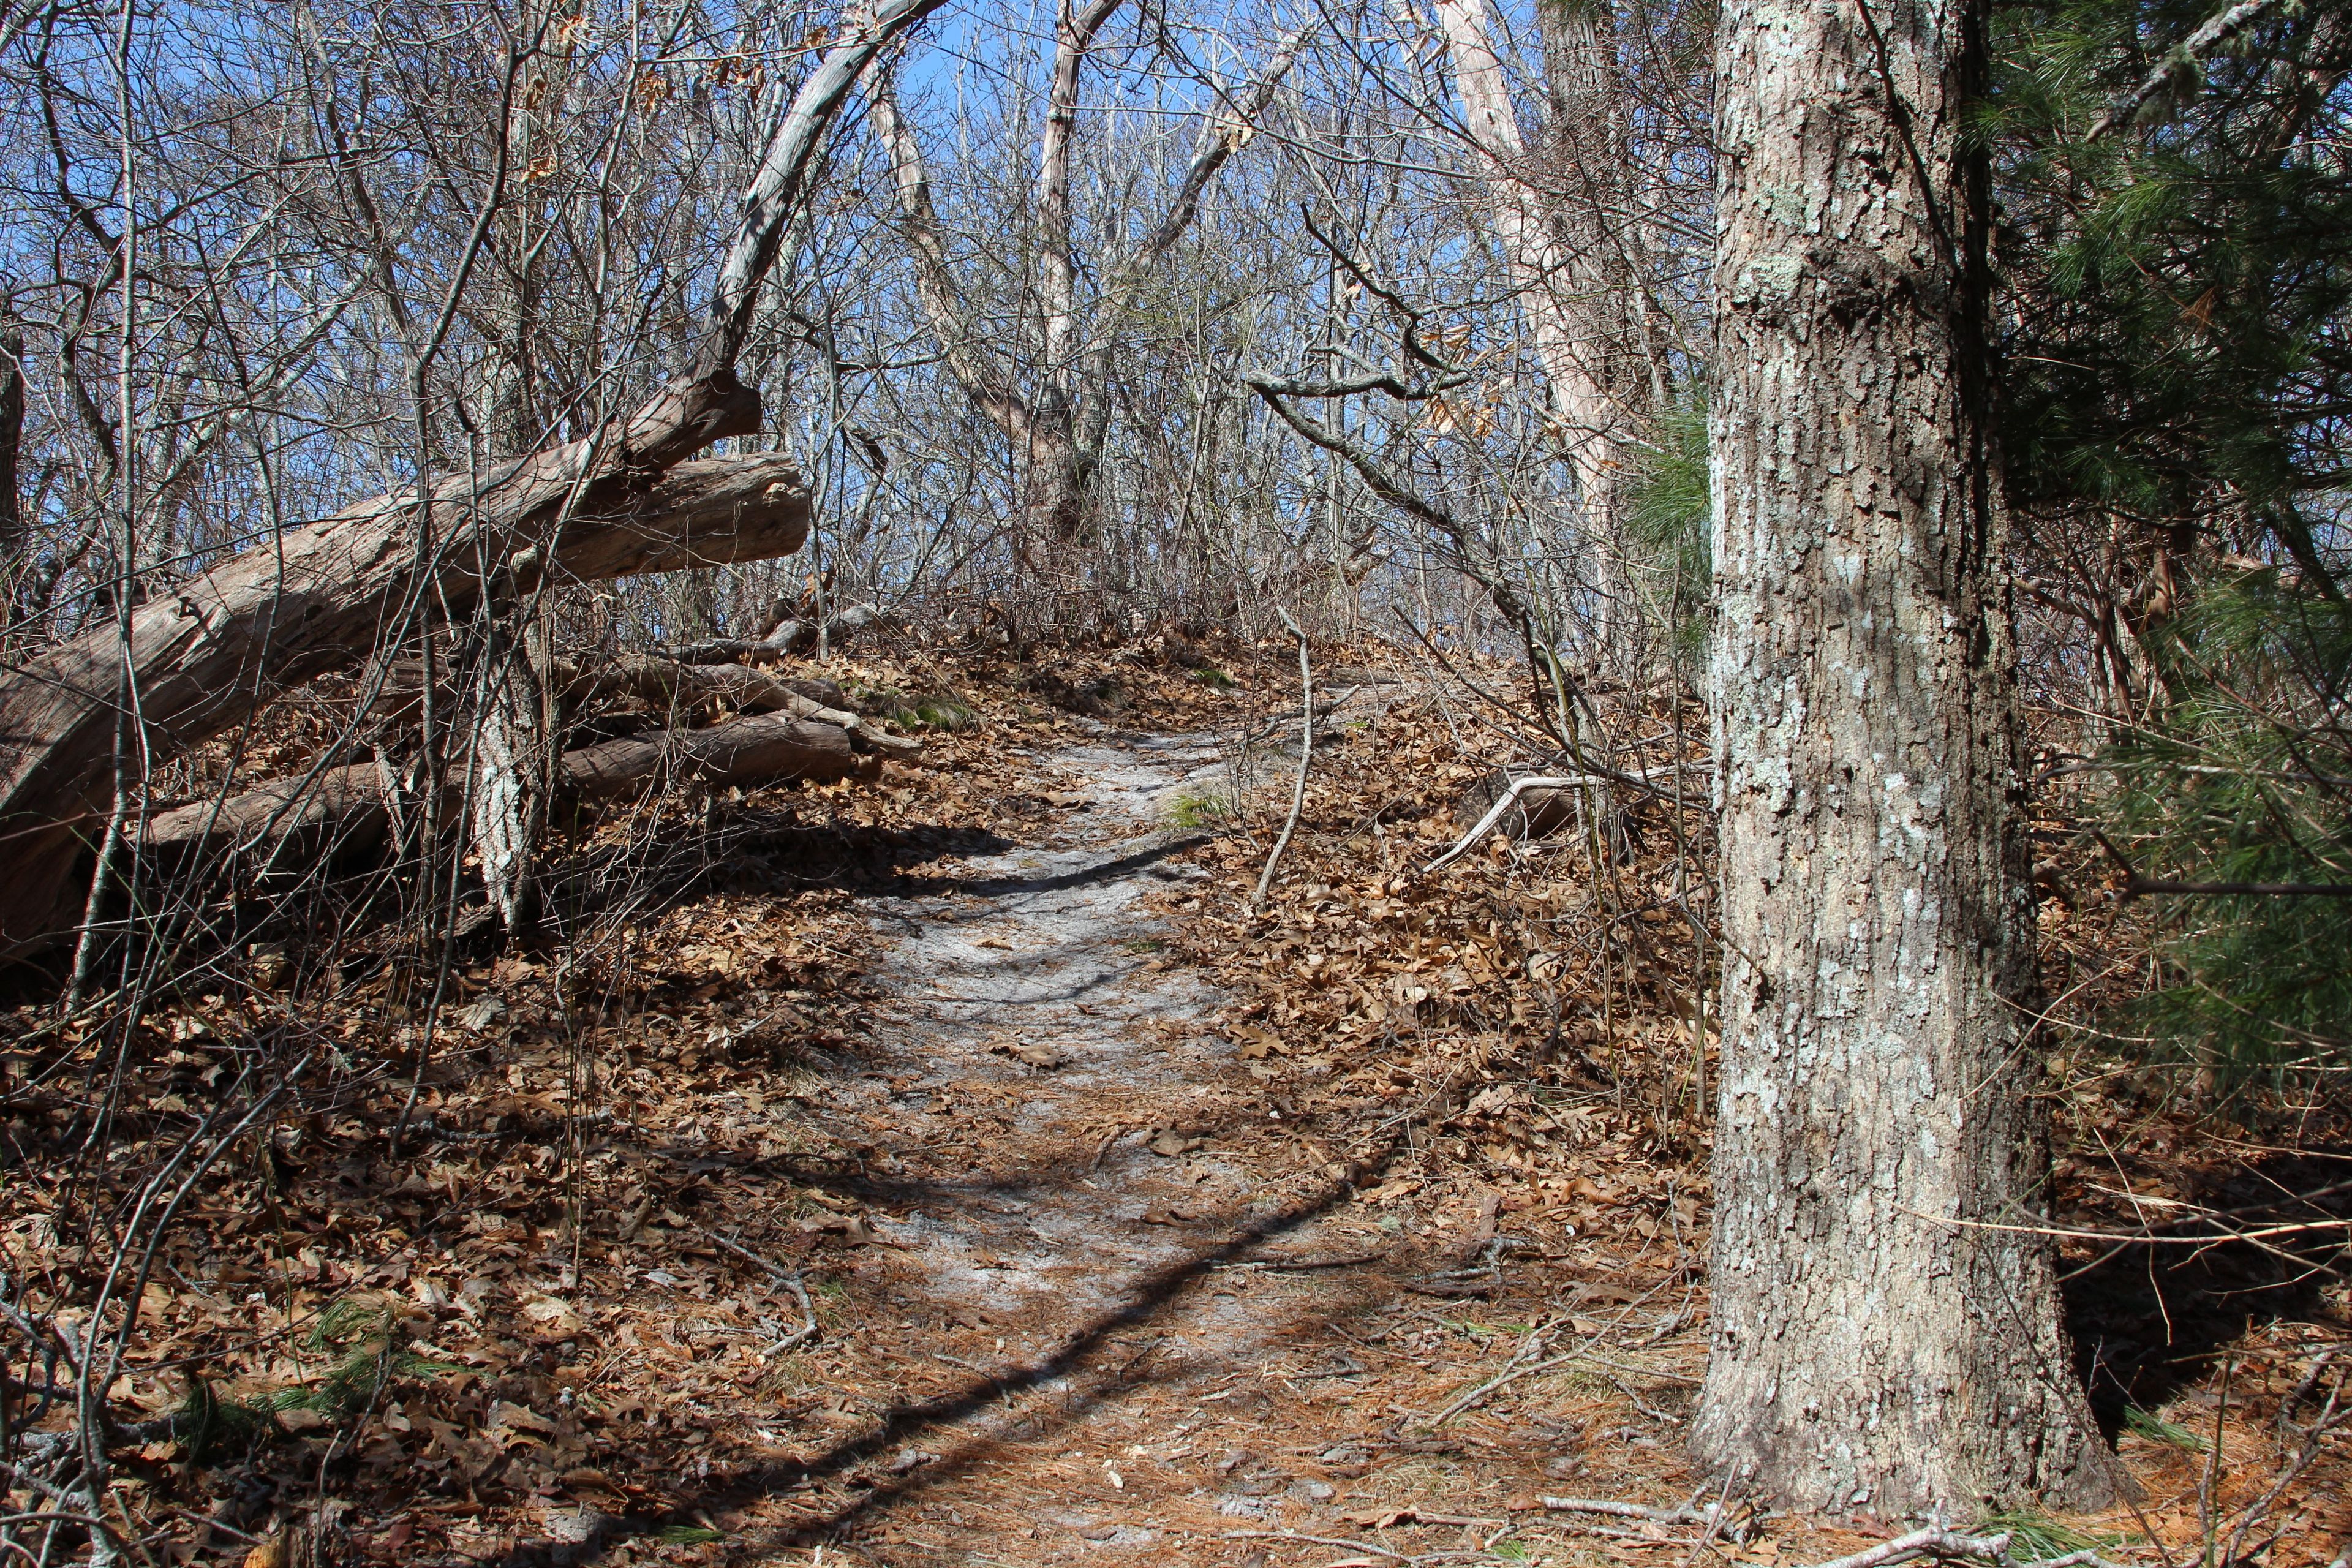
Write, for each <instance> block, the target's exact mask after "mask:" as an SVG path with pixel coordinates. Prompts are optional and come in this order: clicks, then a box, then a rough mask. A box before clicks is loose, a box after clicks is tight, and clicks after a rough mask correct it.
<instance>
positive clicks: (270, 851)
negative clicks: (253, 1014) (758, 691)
mask: <svg viewBox="0 0 2352 1568" xmlns="http://www.w3.org/2000/svg"><path fill="white" fill-rule="evenodd" d="M881 762H882V759H881V758H880V757H879V756H875V755H867V754H861V753H860V752H858V751H857V750H856V744H855V742H853V741H852V739H851V737H850V733H849V731H845V730H843V729H841V728H840V727H839V726H837V725H833V724H823V723H818V722H815V721H812V720H807V719H803V718H800V717H798V716H796V715H793V714H789V713H774V714H761V715H758V716H755V717H751V718H745V719H738V720H734V721H731V722H729V723H725V724H714V725H712V726H711V727H710V728H709V729H707V730H681V731H656V732H654V733H652V734H648V735H631V736H625V737H624V738H622V739H620V740H616V741H604V742H599V743H597V744H595V745H593V746H583V747H580V748H578V749H577V750H574V751H570V752H564V753H563V755H562V758H561V759H560V760H559V763H558V766H557V778H558V785H559V788H560V789H561V790H562V792H563V793H565V794H566V795H570V796H572V798H575V799H583V800H595V801H611V800H622V799H627V798H630V797H633V796H635V795H647V794H651V793H653V792H654V791H656V790H658V789H660V788H662V787H664V786H665V785H667V784H673V783H678V782H683V781H687V780H698V781H700V782H702V783H705V784H711V785H714V786H718V787H721V788H723V787H725V786H727V785H729V784H740V785H746V786H749V785H760V784H782V783H786V782H788V781H791V780H793V779H806V780H811V781H815V782H826V781H830V780H834V779H844V778H871V777H874V776H876V774H877V772H878V770H879V768H880V765H881ZM456 787H457V784H455V783H454V782H453V784H452V785H451V788H452V789H453V790H454V789H455V788H456ZM415 794H416V783H415V779H413V778H395V777H392V776H390V775H388V773H387V772H386V770H384V769H383V768H382V767H380V766H379V765H377V764H376V763H354V764H353V765H352V766H350V767H341V768H329V769H327V770H325V771H324V772H322V773H319V774H317V775H316V776H315V777H303V778H291V779H282V780H278V781H276V782H273V783H271V784H263V785H261V786H259V787H257V788H255V789H251V790H247V791H246V792H245V793H243V794H241V795H234V796H231V797H230V798H229V799H227V800H206V801H198V802H195V803H194V804H193V805H182V806H175V807H173V809H171V810H169V811H163V812H158V813H157V814H156V815H155V816H154V819H153V820H152V822H150V823H149V824H148V832H147V838H146V842H145V844H144V846H143V847H142V849H143V853H145V854H146V855H148V856H149V857H150V858H152V860H153V861H154V863H155V864H156V865H157V867H158V868H160V869H162V870H163V871H164V872H165V873H167V874H178V873H182V872H184V871H186V870H188V869H190V868H193V867H194V866H196V865H198V864H199V863H203V862H212V863H216V864H225V863H226V861H227V860H228V859H229V858H237V859H241V860H243V861H244V862H246V863H247V868H248V869H250V868H252V867H254V866H257V865H258V866H268V867H270V868H278V869H289V868H299V870H301V871H302V872H304V873H305V874H307V873H308V872H310V870H312V869H314V868H317V867H318V866H320V865H322V864H324V863H326V862H328V861H330V860H332V859H339V858H352V857H355V856H362V855H365V854H368V853H371V852H373V851H374V850H375V849H377V848H379V847H382V845H383V843H384V841H385V838H386V837H387V836H388V833H389V829H390V827H391V823H392V814H391V811H390V809H389V804H388V803H390V802H391V801H392V800H394V798H395V797H399V798H403V799H404V800H406V801H412V802H413V800H414V799H415Z"/></svg>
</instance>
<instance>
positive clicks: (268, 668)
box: [0, 380, 808, 955]
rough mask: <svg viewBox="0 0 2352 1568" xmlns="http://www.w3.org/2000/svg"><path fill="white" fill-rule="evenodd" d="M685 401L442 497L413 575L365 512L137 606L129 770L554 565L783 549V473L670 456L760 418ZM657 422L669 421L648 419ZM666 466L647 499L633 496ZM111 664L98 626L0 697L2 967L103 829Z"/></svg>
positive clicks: (787, 536) (403, 525) (56, 930)
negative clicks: (648, 475) (137, 730)
mask: <svg viewBox="0 0 2352 1568" xmlns="http://www.w3.org/2000/svg"><path fill="white" fill-rule="evenodd" d="M728 385H729V386H730V387H731V385H732V383H731V380H730V382H729V383H728ZM686 397H687V395H686V394H680V395H678V397H677V398H676V399H673V400H669V402H668V403H667V404H665V403H656V405H654V407H653V409H652V410H649V412H648V414H647V415H642V416H639V420H638V422H637V426H636V427H635V431H642V433H643V435H642V438H640V439H637V440H630V439H626V438H623V437H618V436H615V437H608V438H607V439H606V440H605V441H604V442H601V443H597V444H595V445H593V446H592V444H590V443H588V442H585V441H581V442H573V443H572V444H570V445H568V446H565V447H557V448H555V449H553V450H551V451H547V452H541V453H539V454H537V455H535V456H533V457H530V458H524V459H522V460H521V461H520V462H517V463H513V464H510V465H508V466H507V468H505V469H504V470H502V471H500V472H499V473H497V474H495V475H494V476H492V477H491V479H489V480H488V482H487V483H485V484H482V485H480V486H478V487H475V486H471V485H468V484H467V483H465V482H464V481H455V480H453V481H449V482H446V483H445V484H443V485H442V486H440V487H439V489H438V490H437V492H436V504H435V506H434V509H433V510H434V527H433V531H432V536H431V549H430V552H429V556H428V558H427V561H426V563H425V565H424V567H423V568H422V569H420V567H419V563H418V555H419V553H420V552H419V550H418V547H417V528H416V509H415V505H414V503H413V502H410V501H405V500H401V499H396V498H378V499H376V500H370V501H363V502H362V503H360V504H358V505H356V506H352V507H349V508H346V509H345V510H343V511H341V512H340V513H338V514H336V515H335V516H333V517H331V518H329V519H327V520H326V521H322V522H317V523H312V524H310V526H308V527H305V528H300V529H296V530H293V531H289V533H287V534H286V535H285V536H284V537H283V538H282V539H281V540H279V541H278V542H274V543H272V544H271V545H269V546H268V547H265V548H262V549H258V550H254V551H248V552H247V553H245V554H244V555H240V556H238V557H236V559H235V560H233V561H230V562H227V563H225V564H223V565H221V566H219V567H217V568H215V570H214V571H212V572H210V573H208V574H205V575H204V576H202V577H199V578H197V579H195V580H194V581H193V582H190V583H187V584H183V585H182V586H181V588H180V589H179V591H178V592H176V593H175V594H173V595H169V596H166V597H159V598H157V599H156V600H154V601H152V602H151V603H149V604H147V605H142V606H141V608H140V609H139V610H138V612H137V613H136V614H135V615H134V616H133V617H132V620H131V639H130V644H129V648H128V654H127V657H128V659H129V662H130V666H131V682H132V687H133V689H134V690H135V691H136V692H137V693H138V701H139V713H138V717H139V720H140V723H141V731H142V732H141V739H140V745H141V747H142V751H143V753H144V754H145V756H146V757H148V758H149V759H150V760H151V761H154V762H161V761H163V760H164V759H166V758H169V757H171V756H174V755H177V754H178V753H180V752H184V751H185V750H186V749H187V748H188V747H190V746H192V745H194V744H197V743H199V742H203V741H205V740H206V739H208V738H210V737H211V736H214V735H216V734H219V733H220V732H221V731H225V730H226V729H228V728H229V727H230V726H232V725H234V724H236V723H238V722H239V721H242V720H244V719H245V718H247V716H249V715H250V714H252V713H253V712H254V711H255V710H257V708H259V707H260V706H261V705H262V704H263V703H264V702H265V701H267V700H268V699H270V698H271V697H273V696H275V695H276V694H277V693H278V692H280V691H283V690H285V689H288V688H289V687H292V686H296V685H299V684H300V683H301V682H302V681H305V680H308V679H311V678H312V677H314V676H317V675H319V674H321V673H323V672H325V671H327V670H331V669H335V668H344V667H348V666H350V665H352V664H355V663H357V662H359V661H360V660H361V659H362V658H364V657H365V656H366V655H367V654H368V653H369V651H370V650H372V649H373V647H376V646H377V643H378V641H379V639H380V638H382V637H383V636H384V635H385V634H386V632H387V630H390V629H394V628H397V627H398V626H400V625H401V624H402V623H403V622H404V620H405V621H410V622H412V623H414V626H413V629H417V630H421V629H422V625H423V615H422V609H423V607H424V606H426V605H430V606H432V607H433V609H434V611H435V613H436V614H438V613H441V612H442V611H444V610H445V609H446V611H447V612H450V613H459V612H462V611H463V610H464V609H465V608H466V607H467V606H468V605H471V604H472V603H473V602H474V601H475V600H476V598H477V597H478V596H479V595H481V594H483V593H485V592H488V593H492V594H505V593H509V592H512V591H515V590H517V589H520V588H522V587H525V586H528V585H529V584H531V583H532V582H534V581H535V580H536V579H537V578H538V576H539V575H540V574H542V573H543V572H545V571H546V570H547V567H548V563H549V561H550V559H552V562H553V564H554V567H555V569H556V570H557V571H560V572H562V573H564V574H569V575H572V576H575V577H580V578H583V579H587V578H601V577H614V576H622V575H626V574H634V573H640V572H651V571H662V570H668V569H674V568H678V567H686V566H704V565H713V564H718V563H724V562H730V561H748V560H758V559H762V558H765V557H768V556H774V555H783V554H789V553H790V552H793V551H794V550H796V549H798V548H799V547H800V544H801V542H802V541H803V539H804V538H806V537H807V532H808V496H807V492H806V491H805V489H803V487H802V485H801V483H800V477H799V474H798V472H797V471H796V470H795V469H794V468H793V466H792V464H791V463H790V462H789V461H788V460H787V459H785V458H782V457H780V456H775V455H772V454H771V455H764V456H757V457H748V458H713V459H709V460H705V461H701V462H693V463H677V456H678V455H679V451H678V449H679V448H680V447H684V449H685V450H688V451H691V450H692V449H693V448H694V447H700V446H703V445H706V444H708V443H709V442H710V441H711V440H714V439H716V438H718V437H720V436H729V435H741V434H746V433H748V429H749V428H750V426H751V425H752V423H753V422H754V421H756V418H757V411H758V405H757V402H756V400H755V399H753V398H751V396H750V395H749V394H745V393H742V392H741V391H740V389H735V391H734V394H733V395H709V396H705V397H702V398H699V399H696V400H695V401H693V402H687V401H685V398H686ZM665 407H667V408H668V410H669V413H670V415H671V416H670V417H667V418H663V419H659V420H656V418H655V417H653V416H654V415H656V414H659V413H661V412H662V411H663V410H664V409H665ZM635 431H633V432H632V433H633V434H635ZM633 453H634V454H635V455H636V456H635V460H634V461H632V460H628V455H629V454H633ZM673 463H677V466H676V467H675V468H670V465H671V464H673ZM646 468H656V469H658V468H670V472H669V473H668V474H667V477H666V478H663V479H660V480H658V481H657V482H656V483H653V484H651V485H650V486H648V485H647V484H646V482H645V480H644V479H643V478H642V476H643V474H644V473H645V471H646ZM567 512H569V513H570V514H571V515H570V516H569V519H568V521H566V513H567ZM485 561H487V562H488V563H491V566H490V571H489V572H488V574H487V575H486V574H484V573H483V571H482V569H481V566H482V563H484V562H485ZM125 657H126V655H125V650H124V647H123V645H122V643H121V640H120V638H119V637H118V634H117V632H116V630H115V629H114V628H113V627H111V626H109V627H106V628H104V629H102V630H98V631H93V632H90V633H89V634H87V635H85V636H83V637H79V638H76V639H74V640H72V641H70V642H67V643H64V644H61V645H60V646H58V647H55V648H52V649H50V650H49V651H47V653H45V654H43V655H42V656H40V657H39V658H36V659H34V660H32V661H31V662H30V663H28V664H27V665H26V666H25V667H23V668H20V669H17V670H15V671H12V672H10V673H9V674H8V675H7V676H6V677H5V679H0V833H5V834H6V835H8V836H9V839H10V843H11V849H12V861H13V863H14V865H15V866H16V869H17V870H18V872H19V873H20V874H19V875H17V876H16V877H13V878H12V879H10V880H9V881H8V882H7V883H6V884H5V886H0V955H14V954H20V953H24V952H32V951H37V950H39V949H42V948H45V947H47V946H50V945H53V944H54V943H55V942H57V941H58V939H59V938H60V937H61V936H62V935H63V934H65V933H66V932H67V931H69V930H70V929H71V927H72V925H73V923H74V920H75V918H76V917H75V910H77V909H78V908H79V902H80V894H79V892H77V891H76V890H75V889H73V887H72V883H73V881H74V878H73V876H72V867H73V865H74V863H75V861H76V860H77V859H78V858H79V857H80V856H81V854H82V853H83V852H84V841H85V839H86V837H89V835H90V834H91V833H92V831H93V826H94V824H95V822H96V821H97V820H98V819H99V818H102V817H103V816H104V811H103V808H102V802H101V798H100V797H101V796H102V795H104V793H105V782H106V779H107V777H108V773H109V765H110V760H111V757H112V754H113V746H114V740H115V721H114V700H115V693H116V691H117V690H118V689H119V685H118V683H119V681H120V680H121V671H122V667H123V661H124V658H125Z"/></svg>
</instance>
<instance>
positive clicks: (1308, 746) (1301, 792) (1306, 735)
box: [1249, 605, 1315, 914]
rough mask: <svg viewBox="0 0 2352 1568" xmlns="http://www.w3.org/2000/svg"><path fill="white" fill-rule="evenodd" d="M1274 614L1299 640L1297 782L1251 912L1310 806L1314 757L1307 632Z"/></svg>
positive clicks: (1278, 607) (1312, 691)
mask: <svg viewBox="0 0 2352 1568" xmlns="http://www.w3.org/2000/svg"><path fill="white" fill-rule="evenodd" d="M1274 613H1275V614H1276V615H1277V616H1281V617H1282V624H1283V625H1284V626H1288V627H1289V628H1290V635H1291V636H1292V637H1297V639H1298V713H1299V721H1298V782H1297V784H1294V785H1292V786H1291V791H1290V817H1289V820H1288V821H1286V822H1285V823H1284V824H1283V825H1282V837H1279V838H1276V840H1275V841H1274V852H1273V853H1272V854H1270V855H1268V856H1267V857H1266V858H1265V870H1263V871H1261V872H1259V873H1258V879H1257V891H1256V892H1255V893H1252V894H1251V895H1250V902H1249V907H1250V913H1252V914H1255V913H1257V910H1258V906H1259V905H1260V904H1263V903H1264V902H1265V890H1266V889H1268V888H1270V887H1272V886H1273V885H1274V868H1276V866H1279V865H1281V864H1282V852H1283V851H1284V850H1285V849H1286V848H1288V847H1290V836H1291V835H1292V834H1293V833H1295V832H1296V831H1297V828H1298V818H1299V816H1300V814H1301V813H1303V812H1304V811H1306V809H1307V766H1308V764H1310V763H1312V762H1313V761H1314V760H1315V672H1314V670H1313V668H1310V667H1309V666H1308V664H1307V634H1306V633H1305V632H1303V631H1301V630H1299V629H1298V623H1297V621H1295V620H1293V619H1291V618H1290V612H1289V611H1288V610H1286V609H1284V608H1283V607H1282V606H1281V605H1276V606H1275V607H1274Z"/></svg>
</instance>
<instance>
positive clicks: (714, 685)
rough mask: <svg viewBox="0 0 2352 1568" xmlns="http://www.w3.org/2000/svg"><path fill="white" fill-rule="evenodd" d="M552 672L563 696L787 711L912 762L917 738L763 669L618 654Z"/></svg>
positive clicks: (919, 748) (747, 710) (920, 746)
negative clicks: (624, 695)
mask: <svg viewBox="0 0 2352 1568" xmlns="http://www.w3.org/2000/svg"><path fill="white" fill-rule="evenodd" d="M557 674H558V677H559V679H561V681H562V685H563V694H564V696H565V698H566V699H567V700H575V701H576V700H583V699H585V698H587V697H591V696H593V695H596V694H598V693H600V692H612V691H625V692H628V693H629V694H630V695H632V696H635V697H640V698H643V699H644V700H646V701H648V702H651V703H654V704H656V706H660V705H666V704H673V703H678V702H694V701H714V702H719V703H723V704H725V705H726V706H727V707H730V708H732V709H734V710H736V711H737V712H739V713H775V712H784V713H790V714H792V715H793V717H795V718H799V719H809V720H814V721H816V722H817V723H820V724H831V725H834V726H835V727H836V728H838V729H843V730H847V731H850V732H852V733H853V734H855V735H856V736H857V737H858V739H859V740H860V741H861V742H865V743H866V744H867V745H870V746H871V747H873V748H874V749H875V750H876V751H877V752H883V753H885V754H886V755H888V756H892V757H896V758H898V760H899V761H901V762H913V761H916V760H917V759H919V757H920V756H921V755H922V751H923V743H922V742H920V741H917V740H913V739H910V738H908V737H907V736H904V735H893V734H891V733H889V732H888V731H885V730H881V729H878V728H877V727H875V726H874V725H873V724H871V723H869V722H867V721H866V719H864V718H863V717H862V716H860V715H858V714H856V713H852V712H849V711H847V710H845V709H840V708H835V707H832V706H830V705H828V704H826V703H824V702H821V701H819V700H817V699H815V698H814V697H812V696H811V695H809V693H808V692H807V691H803V690H802V689H799V687H798V686H796V685H795V683H793V682H792V681H788V680H779V679H776V678H775V677H774V676H772V675H769V674H767V673H766V672H765V671H763V670H759V669H753V668H750V667H749V666H746V665H740V664H685V663H680V662H678V661H677V660H674V659H667V658H622V659H615V660H614V661H613V662H612V663H610V664H605V665H602V666H597V667H593V668H584V669H575V668H571V667H562V668H559V669H558V671H557ZM813 689H815V690H820V691H821V690H824V689H825V688H824V686H822V685H816V686H814V687H813Z"/></svg>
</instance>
